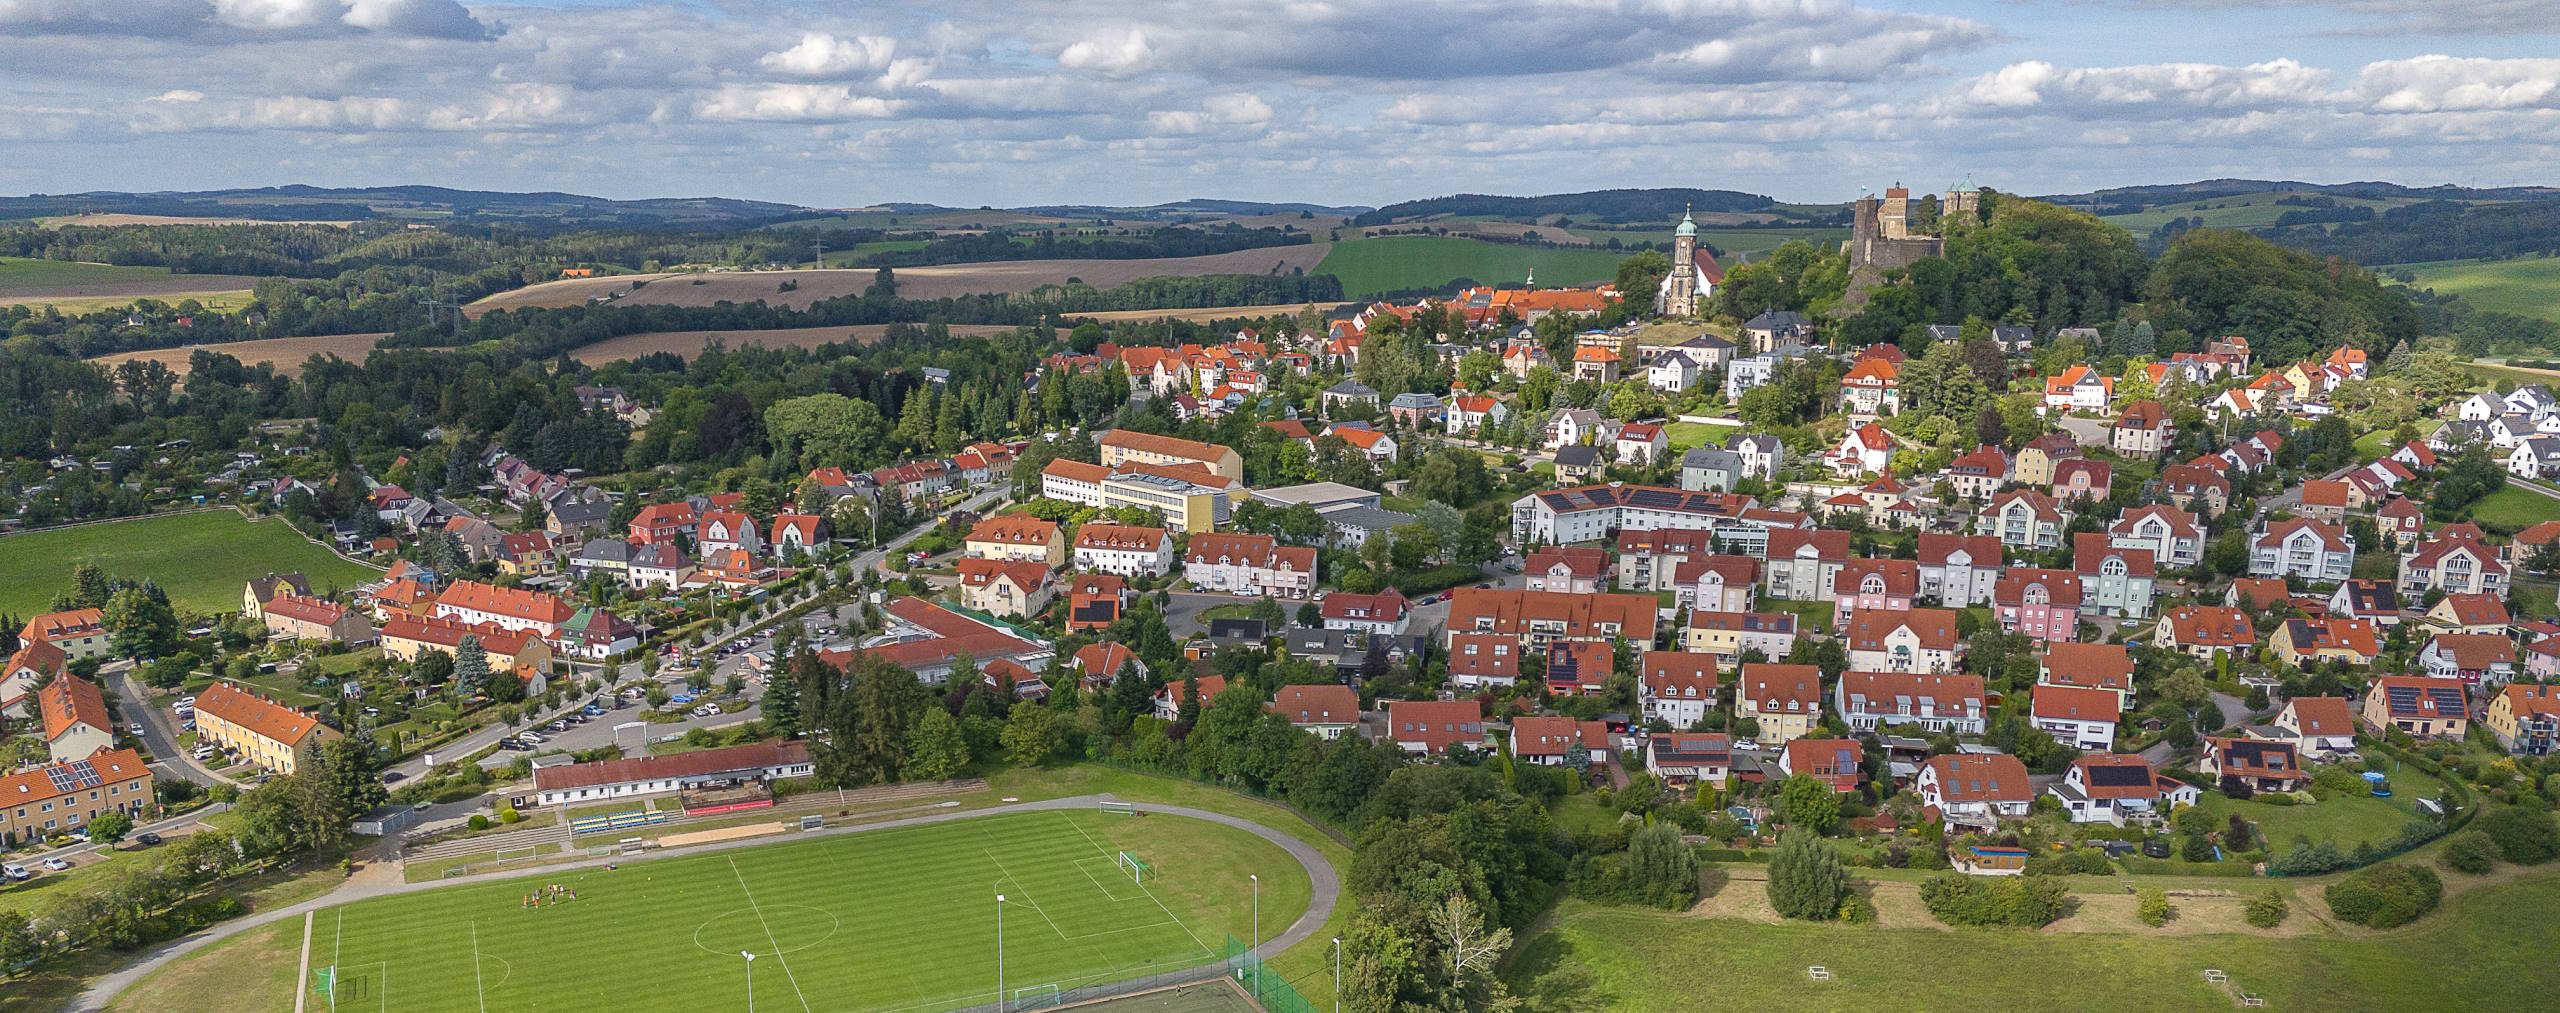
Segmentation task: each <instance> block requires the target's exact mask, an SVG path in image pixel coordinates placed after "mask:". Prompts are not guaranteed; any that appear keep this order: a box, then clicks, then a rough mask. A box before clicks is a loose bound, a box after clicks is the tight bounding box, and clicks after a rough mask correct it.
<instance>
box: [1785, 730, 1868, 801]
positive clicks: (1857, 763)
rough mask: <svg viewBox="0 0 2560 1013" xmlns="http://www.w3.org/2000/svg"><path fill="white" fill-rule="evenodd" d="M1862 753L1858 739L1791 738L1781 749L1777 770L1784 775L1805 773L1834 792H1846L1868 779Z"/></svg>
mask: <svg viewBox="0 0 2560 1013" xmlns="http://www.w3.org/2000/svg"><path fill="white" fill-rule="evenodd" d="M1863 754H1864V750H1862V749H1861V748H1860V747H1859V745H1858V740H1856V739H1789V740H1787V744H1786V748H1784V749H1781V750H1779V751H1778V773H1779V775H1780V776H1783V777H1794V776H1796V775H1798V774H1802V775H1804V776H1806V777H1810V778H1813V779H1814V780H1816V781H1820V782H1822V783H1824V784H1827V785H1830V786H1831V790H1832V791H1833V792H1836V793H1839V794H1847V793H1849V792H1853V791H1856V790H1858V782H1860V781H1862V780H1865V779H1866V775H1867V771H1866V764H1865V762H1864V760H1863Z"/></svg>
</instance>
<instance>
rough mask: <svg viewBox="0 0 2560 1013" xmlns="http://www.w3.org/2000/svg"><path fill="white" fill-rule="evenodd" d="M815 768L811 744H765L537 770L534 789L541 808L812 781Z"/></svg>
mask: <svg viewBox="0 0 2560 1013" xmlns="http://www.w3.org/2000/svg"><path fill="white" fill-rule="evenodd" d="M815 770H816V767H815V766H814V765H813V764H811V763H810V762H809V746H808V744H807V743H802V742H788V741H785V742H760V743H756V744H754V745H746V746H730V747H728V748H725V749H705V750H701V751H699V752H692V753H675V754H672V755H668V756H644V757H638V758H633V759H624V760H599V761H596V762H593V763H572V764H566V765H563V766H557V767H542V768H537V769H536V770H534V772H533V788H534V793H535V794H536V796H538V798H539V800H540V802H541V804H543V805H546V806H553V805H562V804H565V803H575V802H592V801H599V800H603V799H616V798H636V797H639V796H642V795H664V794H670V793H673V792H677V791H682V790H684V789H686V788H690V787H693V786H695V785H702V784H725V783H729V782H733V781H777V780H782V779H784V778H793V777H807V776H809V775H810V774H811V773H813V772H815Z"/></svg>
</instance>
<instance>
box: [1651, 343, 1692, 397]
mask: <svg viewBox="0 0 2560 1013" xmlns="http://www.w3.org/2000/svg"><path fill="white" fill-rule="evenodd" d="M1706 370H1707V366H1706V364H1705V363H1702V362H1700V361H1698V360H1697V359H1696V358H1693V357H1691V356H1690V354H1689V353H1688V352H1686V351H1684V350H1681V349H1677V348H1674V349H1672V350H1670V351H1667V352H1664V353H1662V354H1661V355H1658V356H1655V357H1654V359H1653V364H1652V365H1649V366H1646V367H1645V371H1644V382H1645V386H1648V387H1651V388H1653V389H1655V390H1658V391H1662V392H1664V393H1667V394H1686V393H1688V392H1689V388H1691V387H1695V386H1697V385H1698V376H1699V374H1702V373H1704V372H1706Z"/></svg>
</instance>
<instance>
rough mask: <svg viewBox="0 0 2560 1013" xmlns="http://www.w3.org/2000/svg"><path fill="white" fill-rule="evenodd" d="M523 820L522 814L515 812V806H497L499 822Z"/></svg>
mask: <svg viewBox="0 0 2560 1013" xmlns="http://www.w3.org/2000/svg"><path fill="white" fill-rule="evenodd" d="M523 820H524V814H523V813H520V812H517V811H516V807H514V806H511V805H510V806H500V807H499V808H498V822H500V823H518V822H522V821H523Z"/></svg>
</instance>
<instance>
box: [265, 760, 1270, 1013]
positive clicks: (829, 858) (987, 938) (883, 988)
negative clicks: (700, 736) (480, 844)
mask: <svg viewBox="0 0 2560 1013" xmlns="http://www.w3.org/2000/svg"><path fill="white" fill-rule="evenodd" d="M1122 849H1127V850H1129V851H1132V852H1135V853H1136V854H1137V855H1138V856H1139V857H1140V858H1141V859H1142V860H1144V861H1146V862H1148V863H1150V864H1152V865H1153V866H1154V867H1155V868H1156V870H1157V874H1156V876H1155V877H1154V878H1151V879H1150V880H1149V881H1148V882H1147V883H1145V884H1144V885H1143V886H1141V885H1138V884H1135V883H1132V882H1131V881H1130V878H1129V876H1128V875H1127V874H1126V873H1125V872H1123V871H1122V870H1121V869H1120V867H1119V866H1118V864H1117V861H1116V854H1117V852H1118V851H1120V850H1122ZM1252 872H1258V873H1260V874H1261V875H1262V878H1263V883H1262V921H1263V931H1264V932H1266V933H1277V932H1278V931H1279V930H1280V929H1281V928H1283V927H1285V926H1287V925H1288V924H1289V923H1290V922H1293V921H1295V920H1296V919H1297V917H1298V915H1299V913H1300V912H1302V911H1304V910H1305V909H1306V906H1307V903H1308V897H1309V891H1308V883H1307V878H1306V875H1305V873H1304V872H1303V871H1302V870H1300V869H1299V868H1298V866H1297V864H1296V863H1295V862H1294V861H1292V860H1291V859H1289V857H1288V856H1287V855H1286V853H1285V852H1283V851H1281V850H1280V848H1279V847H1278V846H1276V845H1273V844H1271V843H1270V842H1267V841H1264V840H1262V839H1260V838H1256V837H1253V836H1251V835H1248V834H1246V833H1244V832H1242V831H1239V830H1234V829H1231V828H1228V827H1225V826H1221V825H1218V824H1213V823H1208V822H1205V821H1199V820H1191V819H1186V818H1183V817H1179V816H1169V815H1160V814H1159V815H1151V816H1144V817H1126V816H1106V815H1104V814H1101V813H1098V812H1094V811H1091V810H1077V811H1073V812H1067V811H1059V812H1039V813H1020V814H1012V815H1004V816H990V817H985V818H981V819H970V820H963V821H959V822H953V823H942V824H934V825H929V826H920V827H907V828H900V829H894V830H880V831H872V832H867V833H858V834H849V835H840V836H831V837H825V838H819V839H815V840H802V841H796V842H792V843H786V844H775V845H771V846H766V847H758V848H749V849H743V850H737V851H729V852H721V853H712V854H701V855H692V856H686V857H679V858H669V859H661V860H654V861H644V862H636V863H632V864H629V865H624V866H622V867H621V868H618V869H615V870H613V871H609V872H608V871H605V870H603V869H584V870H578V871H562V872H552V873H545V874H542V875H539V876H535V877H532V878H529V879H513V880H506V881H500V882H491V883H481V884H473V885H468V886H456V887H451V888H447V889H438V890H432V891H427V892H423V893H415V894H407V895H403V896H397V897H389V898H383V899H378V900H371V901H363V902H359V903H356V904H352V905H347V906H343V907H339V908H335V909H331V910H326V911H322V912H321V913H320V915H319V918H318V920H317V924H316V927H315V931H314V934H313V939H312V947H311V963H312V965H313V967H314V968H315V971H316V969H318V968H322V967H328V966H332V965H334V966H335V967H337V968H338V969H339V975H340V984H339V986H338V996H337V1003H336V1005H337V1007H338V1008H339V1009H340V1010H428V1011H448V1010H449V1011H454V1013H471V1011H479V1010H571V1009H597V1008H606V1007H610V1008H612V1009H617V1010H670V1011H674V1010H684V1011H690V1010H698V1009H705V1008H725V1007H727V1006H729V1005H730V1004H731V1003H732V1002H733V1001H738V1002H742V1001H743V996H744V994H745V991H746V988H747V984H748V982H747V974H748V972H749V968H750V966H751V967H752V972H753V974H754V986H755V991H756V993H757V995H758V997H759V1001H760V1002H761V1003H763V1004H764V1005H765V1007H766V1008H769V1009H884V1010H885V1009H894V1010H916V1011H922V1010H949V1009H958V1008H962V1007H967V1006H973V1005H978V1004H983V1003H988V1002H992V1001H993V1000H994V997H995V994H996V993H995V988H996V964H995V958H996V942H997V939H996V932H997V925H996V918H997V912H996V903H995V896H996V895H997V894H999V893H1002V894H1004V895H1006V903H1005V905H1004V925H1003V933H1004V937H1003V943H1004V965H1005V966H1004V972H1005V986H1006V988H1007V989H1008V990H1017V991H1018V990H1020V989H1023V988H1026V987H1037V986H1040V985H1043V984H1051V983H1054V984H1057V985H1058V986H1059V987H1060V988H1062V989H1063V988H1072V987H1074V986H1076V985H1079V984H1086V983H1091V982H1098V981H1110V980H1119V979H1122V978H1126V977H1130V976H1134V975H1140V974H1144V973H1147V971H1148V970H1149V969H1150V968H1153V969H1156V970H1173V969H1176V968H1181V967H1190V966H1195V965H1197V964H1199V963H1201V962H1204V961H1209V960H1215V959H1218V958H1219V957H1221V956H1223V955H1224V954H1225V947H1226V938H1227V937H1228V936H1229V935H1234V936H1236V937H1237V938H1246V937H1249V936H1250V935H1252V933H1253V926H1252V913H1251V912H1252V900H1251V885H1250V882H1249V881H1248V880H1247V879H1246V876H1247V874H1248V873H1252ZM545 883H558V884H560V885H563V886H566V887H569V888H572V889H575V890H576V891H577V892H578V894H579V899H577V900H574V901H564V902H560V903H553V904H547V905H545V906H543V907H541V908H539V909H534V910H527V909H525V908H524V907H523V904H522V901H523V897H524V895H525V893H526V892H528V889H529V888H531V887H535V886H538V885H540V884H545ZM741 952H752V953H754V954H756V959H755V960H754V961H753V962H752V965H750V964H749V963H748V962H747V961H745V960H743V959H742V958H741V957H740V956H739V954H740V953H741ZM319 998H320V997H315V999H319ZM318 1008H323V1009H325V1008H327V1007H326V1005H325V1001H323V1004H322V1005H320V1006H319V1007H318Z"/></svg>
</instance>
